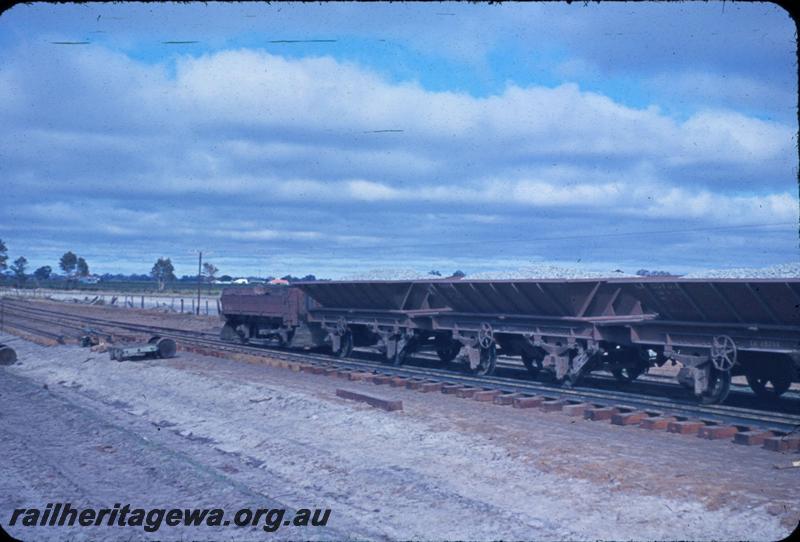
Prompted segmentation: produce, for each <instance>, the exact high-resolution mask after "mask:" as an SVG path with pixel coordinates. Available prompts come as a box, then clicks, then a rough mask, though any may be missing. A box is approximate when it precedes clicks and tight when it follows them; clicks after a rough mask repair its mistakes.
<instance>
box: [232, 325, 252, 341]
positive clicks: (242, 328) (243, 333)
mask: <svg viewBox="0 0 800 542" xmlns="http://www.w3.org/2000/svg"><path fill="white" fill-rule="evenodd" d="M235 331H236V335H237V336H238V337H239V342H240V343H242V344H247V343H249V342H250V326H248V325H247V324H239V325H238V326H236V329H235Z"/></svg>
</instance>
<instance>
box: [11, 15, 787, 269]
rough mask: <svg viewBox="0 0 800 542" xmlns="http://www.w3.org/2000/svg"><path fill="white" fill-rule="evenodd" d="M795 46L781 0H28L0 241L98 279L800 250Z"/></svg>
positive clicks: (758, 256)
mask: <svg viewBox="0 0 800 542" xmlns="http://www.w3.org/2000/svg"><path fill="white" fill-rule="evenodd" d="M795 50H796V41H795V28H794V24H793V22H792V20H791V18H790V17H789V16H788V14H787V13H786V12H785V11H784V10H782V9H781V8H780V7H777V6H775V5H773V4H768V3H730V2H726V3H718V2H709V3H700V2H696V3H695V2H680V3H678V2H675V3H673V2H666V3H603V4H600V5H596V4H590V5H586V6H585V5H583V4H580V3H574V4H572V5H567V4H565V3H533V4H512V3H506V4H502V5H492V6H490V5H484V4H479V5H471V4H455V3H423V4H404V3H393V4H372V3H370V4H358V3H343V4H325V5H318V4H282V3H277V4H272V5H265V4H264V5H262V4H254V3H241V4H208V5H204V4H188V5H187V4H183V5H175V4H139V5H136V4H119V5H112V4H101V3H97V4H93V3H87V4H78V5H55V4H36V5H17V6H15V7H13V8H12V9H10V10H9V11H7V12H5V13H3V14H2V16H0V238H2V239H3V240H4V241H5V242H6V244H7V245H8V247H9V255H10V256H11V259H14V258H16V257H17V256H18V255H24V256H26V257H27V258H28V260H29V261H30V262H31V264H32V266H33V267H36V266H39V265H45V264H47V265H51V266H53V267H54V268H55V267H56V266H57V260H58V257H59V256H60V255H61V254H62V253H63V252H64V251H66V250H73V251H74V252H76V253H78V254H79V255H82V256H84V257H85V258H86V259H87V261H88V262H89V264H90V267H91V268H92V270H93V271H96V272H100V273H103V272H126V273H130V272H145V273H146V272H148V271H149V269H150V266H151V265H152V263H153V261H154V260H155V259H156V258H157V257H159V256H168V257H171V258H172V260H173V262H175V263H176V267H177V272H178V273H179V274H183V273H192V272H193V270H195V269H196V267H194V266H196V263H194V262H196V253H195V251H196V250H198V249H202V250H204V251H205V252H206V253H210V255H209V256H208V259H209V260H211V261H213V262H214V263H215V264H216V265H217V266H218V267H219V268H220V269H221V271H222V272H225V273H229V274H260V275H263V274H273V275H282V274H285V273H292V274H296V275H302V274H306V273H315V274H317V275H318V276H320V275H321V276H327V277H334V278H335V277H341V276H345V275H348V274H351V273H355V272H359V271H363V270H367V269H375V268H392V267H399V268H404V269H406V268H412V269H418V270H422V271H427V270H429V269H439V270H441V271H443V272H451V271H453V270H455V269H457V268H460V269H462V270H464V271H466V272H467V273H470V272H478V271H485V270H492V269H508V268H516V267H519V266H523V265H526V264H530V263H535V262H552V263H557V264H566V265H576V266H585V267H586V268H587V269H597V270H606V269H616V268H621V269H623V270H625V271H628V272H633V271H635V270H636V269H639V268H642V267H644V268H649V269H654V268H657V269H668V270H672V271H689V270H695V269H698V268H704V267H732V266H765V265H771V264H775V263H782V262H793V261H797V260H798V259H800V253H799V252H798V185H797V175H798V152H797V131H798V126H797V66H796V60H795Z"/></svg>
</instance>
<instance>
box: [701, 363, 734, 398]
mask: <svg viewBox="0 0 800 542" xmlns="http://www.w3.org/2000/svg"><path fill="white" fill-rule="evenodd" d="M710 369H711V371H710V373H709V375H708V389H707V390H706V391H704V392H703V393H702V394H701V395H700V402H701V403H703V404H704V405H716V404H719V403H722V402H723V401H724V400H725V398H726V397H728V392H730V391H731V372H730V371H720V370H718V369H717V368H715V367H711V368H710Z"/></svg>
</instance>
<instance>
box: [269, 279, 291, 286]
mask: <svg viewBox="0 0 800 542" xmlns="http://www.w3.org/2000/svg"><path fill="white" fill-rule="evenodd" d="M269 284H273V285H287V284H289V281H288V280H286V279H272V280H271V281H269Z"/></svg>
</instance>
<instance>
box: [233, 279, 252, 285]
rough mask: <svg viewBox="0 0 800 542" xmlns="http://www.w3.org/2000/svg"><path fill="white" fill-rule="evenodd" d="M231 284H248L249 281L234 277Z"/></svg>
mask: <svg viewBox="0 0 800 542" xmlns="http://www.w3.org/2000/svg"><path fill="white" fill-rule="evenodd" d="M233 284H249V281H248V280H247V279H235V280H234V281H233Z"/></svg>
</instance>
